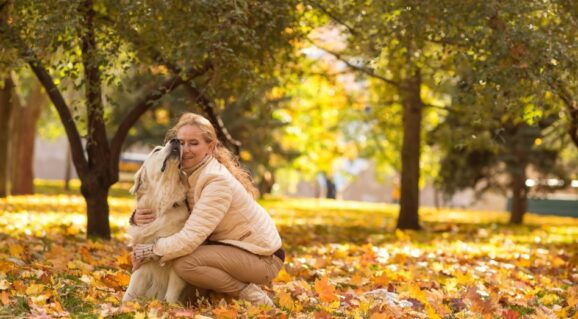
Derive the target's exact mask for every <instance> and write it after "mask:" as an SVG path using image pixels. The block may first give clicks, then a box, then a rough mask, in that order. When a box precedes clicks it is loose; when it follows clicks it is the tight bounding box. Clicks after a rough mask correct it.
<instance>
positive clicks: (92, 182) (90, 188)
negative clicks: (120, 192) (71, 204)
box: [80, 175, 110, 239]
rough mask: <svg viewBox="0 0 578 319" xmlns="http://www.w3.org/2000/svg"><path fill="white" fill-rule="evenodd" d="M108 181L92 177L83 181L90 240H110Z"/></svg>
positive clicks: (82, 187) (87, 231)
mask: <svg viewBox="0 0 578 319" xmlns="http://www.w3.org/2000/svg"><path fill="white" fill-rule="evenodd" d="M107 184H108V181H106V180H102V179H101V178H99V177H98V176H96V175H94V176H91V177H90V178H89V179H88V180H83V181H82V184H81V187H80V190H81V192H82V195H83V196H84V200H85V201H86V209H87V225H86V235H87V236H88V238H95V237H96V238H105V239H110V224H109V221H108V217H109V206H108V191H109V189H110V185H107Z"/></svg>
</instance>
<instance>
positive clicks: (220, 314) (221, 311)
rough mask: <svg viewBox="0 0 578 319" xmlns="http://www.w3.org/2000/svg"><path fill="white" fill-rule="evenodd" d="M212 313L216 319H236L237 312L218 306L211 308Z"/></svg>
mask: <svg viewBox="0 0 578 319" xmlns="http://www.w3.org/2000/svg"><path fill="white" fill-rule="evenodd" d="M213 314H214V315H215V317H216V318H217V319H236V318H237V312H236V311H235V310H233V309H227V308H223V307H219V308H217V309H213Z"/></svg>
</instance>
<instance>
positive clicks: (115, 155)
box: [110, 69, 203, 176]
mask: <svg viewBox="0 0 578 319" xmlns="http://www.w3.org/2000/svg"><path fill="white" fill-rule="evenodd" d="M201 72H203V71H202V69H201V70H195V69H193V70H192V71H191V72H190V74H191V76H194V74H197V73H201ZM183 83H185V81H184V80H183V78H181V77H180V76H179V75H175V76H173V77H172V78H170V79H169V80H167V81H165V82H164V83H163V84H162V85H161V86H160V87H159V88H158V89H156V90H153V92H151V93H149V94H148V95H146V96H144V97H143V98H142V99H141V100H140V101H139V102H137V103H136V104H135V105H134V106H133V107H132V108H131V110H130V112H129V113H128V114H127V115H126V116H125V117H124V119H123V120H122V122H121V123H120V125H119V126H118V129H117V131H116V133H115V134H114V137H113V138H112V141H111V143H110V149H111V151H110V153H111V155H110V160H111V162H112V163H118V161H119V159H120V152H121V149H122V144H123V142H124V140H125V139H126V136H127V134H128V131H129V130H130V128H131V127H132V126H133V125H134V124H135V123H136V122H137V121H138V119H139V118H140V117H141V116H142V115H143V114H144V113H145V112H146V111H148V110H149V109H150V108H151V107H152V106H153V105H154V103H155V102H156V101H158V100H160V99H161V98H162V97H163V96H165V95H166V94H168V93H170V92H172V91H173V90H174V89H176V88H177V87H179V86H180V85H182V84H183ZM112 169H113V173H115V172H116V173H118V165H117V164H115V165H112ZM113 176H118V175H117V174H113Z"/></svg>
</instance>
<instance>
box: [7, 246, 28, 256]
mask: <svg viewBox="0 0 578 319" xmlns="http://www.w3.org/2000/svg"><path fill="white" fill-rule="evenodd" d="M8 251H9V252H10V256H13V257H18V258H20V257H22V253H23V252H24V247H22V246H20V245H18V244H8Z"/></svg>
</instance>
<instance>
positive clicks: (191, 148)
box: [131, 113, 285, 307]
mask: <svg viewBox="0 0 578 319" xmlns="http://www.w3.org/2000/svg"><path fill="white" fill-rule="evenodd" d="M173 138H176V139H177V140H179V142H180V144H181V167H182V169H183V171H184V172H186V173H187V175H188V183H189V187H190V188H189V191H188V194H187V201H188V204H189V207H190V208H191V215H190V217H189V219H188V220H187V222H186V223H185V226H184V227H183V229H182V230H181V231H180V232H178V233H176V234H174V235H172V236H169V237H165V238H159V239H158V240H157V241H156V242H155V244H154V245H137V246H136V247H134V249H133V263H134V269H136V268H138V267H139V266H140V265H141V264H142V263H144V262H147V261H149V260H151V259H157V258H160V262H161V263H164V262H166V261H169V260H172V262H173V267H174V269H175V271H176V272H177V274H178V275H179V276H180V277H181V278H182V279H183V280H185V281H186V282H188V283H189V284H190V285H191V286H193V287H196V288H201V289H208V290H212V291H216V292H220V293H225V294H228V295H231V296H233V297H235V298H240V299H244V300H247V301H249V302H252V303H253V304H257V305H260V304H266V305H269V306H271V307H273V306H274V304H273V302H272V301H271V299H270V298H269V297H268V295H267V294H266V293H265V292H264V291H263V290H261V288H259V286H257V285H260V284H268V283H270V282H271V280H273V279H274V278H275V277H276V276H277V274H278V272H279V271H280V270H281V267H282V266H283V262H284V260H285V252H284V251H283V249H282V248H281V237H280V236H279V233H278V231H277V228H276V227H275V224H274V222H273V220H272V219H271V217H270V216H269V214H268V213H267V212H266V211H265V209H263V207H261V206H260V205H259V204H258V203H257V202H256V201H255V198H254V197H255V195H256V190H255V188H254V186H253V184H252V183H251V180H250V177H249V175H248V173H247V172H246V171H245V170H243V169H242V168H241V167H240V166H239V163H238V161H237V160H236V159H235V157H234V156H233V155H232V154H231V153H230V152H229V151H228V150H227V149H226V148H225V147H224V146H223V145H221V143H220V142H219V141H218V140H217V136H216V133H215V129H214V128H213V126H212V125H211V123H210V122H209V121H208V120H207V119H205V118H204V117H202V116H200V115H198V114H194V113H186V114H184V115H182V116H181V117H180V119H179V121H178V123H177V124H176V125H175V126H174V127H173V128H172V129H170V130H169V131H168V133H167V139H173ZM153 220H154V214H153V212H152V211H151V210H150V209H137V210H136V211H135V214H134V215H133V216H132V217H131V222H132V223H134V224H136V225H144V224H147V223H150V222H152V221H153ZM137 256H138V257H137Z"/></svg>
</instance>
